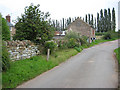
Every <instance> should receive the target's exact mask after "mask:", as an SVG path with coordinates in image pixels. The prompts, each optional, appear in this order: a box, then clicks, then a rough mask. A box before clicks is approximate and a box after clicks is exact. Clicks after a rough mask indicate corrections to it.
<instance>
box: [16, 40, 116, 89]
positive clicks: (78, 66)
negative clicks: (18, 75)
mask: <svg viewBox="0 0 120 90" xmlns="http://www.w3.org/2000/svg"><path fill="white" fill-rule="evenodd" d="M117 47H118V40H115V41H110V42H105V43H102V44H99V45H96V46H93V47H91V48H88V49H84V50H83V51H82V52H81V53H79V54H77V55H76V56H73V57H71V58H70V59H69V60H68V61H66V62H64V63H62V64H60V65H59V66H57V67H55V68H53V69H52V70H49V71H48V72H45V73H43V74H41V75H40V76H37V77H36V78H34V79H32V80H30V81H28V82H25V83H23V84H22V85H20V86H18V87H17V88H117V86H118V72H117V71H118V70H117V69H118V68H117V62H116V59H115V57H114V52H113V51H114V49H116V48H117Z"/></svg>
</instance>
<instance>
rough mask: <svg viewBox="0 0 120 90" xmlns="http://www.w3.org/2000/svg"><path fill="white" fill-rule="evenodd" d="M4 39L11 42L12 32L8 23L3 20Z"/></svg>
mask: <svg viewBox="0 0 120 90" xmlns="http://www.w3.org/2000/svg"><path fill="white" fill-rule="evenodd" d="M2 39H3V40H5V41H6V40H10V30H9V26H8V25H7V21H6V20H5V19H4V18H2Z"/></svg>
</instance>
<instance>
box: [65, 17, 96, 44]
mask: <svg viewBox="0 0 120 90" xmlns="http://www.w3.org/2000/svg"><path fill="white" fill-rule="evenodd" d="M69 31H73V32H76V33H78V34H79V35H81V36H87V37H88V42H89V43H91V42H92V40H93V39H94V38H95V29H93V28H92V27H91V26H90V25H89V24H87V23H85V22H84V21H83V20H81V19H80V18H77V19H76V20H75V21H74V22H72V23H71V24H70V25H68V27H67V32H69Z"/></svg>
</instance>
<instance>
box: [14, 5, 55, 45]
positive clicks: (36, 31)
mask: <svg viewBox="0 0 120 90" xmlns="http://www.w3.org/2000/svg"><path fill="white" fill-rule="evenodd" d="M39 6H40V5H39V4H38V5H37V6H34V5H33V4H31V5H30V6H28V7H26V8H25V12H24V14H23V15H22V16H21V18H18V19H17V20H18V22H17V23H16V25H15V28H16V35H15V36H14V39H19V40H24V39H26V40H31V41H34V42H39V41H40V42H41V43H43V44H44V42H45V41H47V40H50V39H51V38H52V37H53V35H54V28H53V27H52V26H51V25H50V24H49V23H48V22H47V21H46V19H47V18H48V16H50V14H49V13H48V12H47V13H45V14H44V12H41V11H40V10H39ZM38 38H39V39H40V40H37V39H38Z"/></svg>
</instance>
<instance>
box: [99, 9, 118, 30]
mask: <svg viewBox="0 0 120 90" xmlns="http://www.w3.org/2000/svg"><path fill="white" fill-rule="evenodd" d="M115 28H116V23H115V9H114V8H113V9H112V14H111V11H110V8H108V10H107V9H104V10H103V9H101V10H100V13H97V32H108V31H114V32H115Z"/></svg>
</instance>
